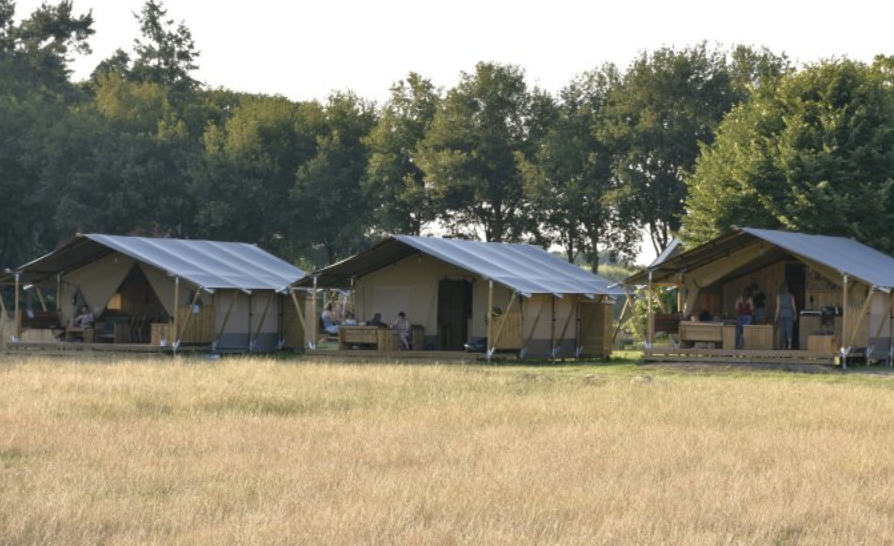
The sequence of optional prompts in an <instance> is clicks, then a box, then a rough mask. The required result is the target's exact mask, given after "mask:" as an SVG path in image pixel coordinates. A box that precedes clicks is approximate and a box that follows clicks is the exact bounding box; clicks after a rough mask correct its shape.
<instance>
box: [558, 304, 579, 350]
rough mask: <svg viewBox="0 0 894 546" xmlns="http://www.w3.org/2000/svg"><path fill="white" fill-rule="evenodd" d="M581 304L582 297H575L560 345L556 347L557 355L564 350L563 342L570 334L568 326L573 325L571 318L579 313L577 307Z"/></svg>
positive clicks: (561, 335) (560, 337)
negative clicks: (567, 334) (566, 335)
mask: <svg viewBox="0 0 894 546" xmlns="http://www.w3.org/2000/svg"><path fill="white" fill-rule="evenodd" d="M579 304H580V296H579V295H578V296H575V298H574V303H572V304H571V311H570V312H569V313H568V318H566V319H565V325H564V326H562V333H561V334H560V335H559V344H558V346H557V347H556V349H557V353H556V354H558V351H560V350H561V349H562V342H563V341H565V334H566V333H567V332H568V325H569V324H571V317H573V316H574V315H575V313H576V312H577V306H578V305H579Z"/></svg>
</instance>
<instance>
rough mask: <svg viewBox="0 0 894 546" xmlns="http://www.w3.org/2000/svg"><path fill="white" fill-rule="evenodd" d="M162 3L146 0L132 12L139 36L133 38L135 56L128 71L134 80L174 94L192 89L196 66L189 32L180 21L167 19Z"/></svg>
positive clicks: (196, 52)
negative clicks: (161, 87) (155, 84)
mask: <svg viewBox="0 0 894 546" xmlns="http://www.w3.org/2000/svg"><path fill="white" fill-rule="evenodd" d="M167 15H168V11H167V10H166V9H165V8H164V4H163V3H162V2H160V1H156V0H147V1H146V3H145V4H143V8H142V10H140V13H139V14H138V15H135V17H136V18H137V21H138V22H139V23H140V33H141V34H142V36H143V38H142V39H136V40H134V53H135V58H134V62H133V68H132V69H131V72H132V74H133V76H134V78H135V79H137V80H139V81H143V82H151V83H158V84H162V85H165V86H167V87H170V88H171V89H172V90H174V91H175V92H177V93H180V92H184V91H189V90H192V89H195V88H196V86H198V82H197V81H196V80H194V79H193V78H192V76H191V73H192V72H193V71H194V70H195V69H196V68H198V67H197V65H196V60H197V59H198V57H199V52H198V51H197V50H196V47H195V42H193V39H192V33H191V32H190V31H189V29H188V28H187V27H186V25H185V24H184V23H183V22H181V23H179V24H175V23H174V20H173V19H167V18H166V17H167Z"/></svg>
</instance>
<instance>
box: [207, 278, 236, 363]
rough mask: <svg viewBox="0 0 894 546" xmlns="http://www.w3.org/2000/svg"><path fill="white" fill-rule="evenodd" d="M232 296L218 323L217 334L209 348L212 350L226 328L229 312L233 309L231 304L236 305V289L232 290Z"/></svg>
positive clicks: (215, 347)
mask: <svg viewBox="0 0 894 546" xmlns="http://www.w3.org/2000/svg"><path fill="white" fill-rule="evenodd" d="M232 293H233V297H232V298H230V305H228V306H227V312H226V314H225V315H224V319H223V324H221V325H220V330H218V331H217V335H216V336H214V342H213V343H212V344H211V348H212V349H213V350H216V349H217V345H218V344H219V343H220V338H221V336H222V335H223V333H224V330H226V329H227V323H228V322H230V313H232V311H233V306H234V305H236V298H237V297H238V296H239V291H238V290H233V291H232Z"/></svg>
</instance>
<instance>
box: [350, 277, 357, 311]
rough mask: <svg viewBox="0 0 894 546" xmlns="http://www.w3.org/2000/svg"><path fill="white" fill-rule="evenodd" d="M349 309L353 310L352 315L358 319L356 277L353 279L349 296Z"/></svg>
mask: <svg viewBox="0 0 894 546" xmlns="http://www.w3.org/2000/svg"><path fill="white" fill-rule="evenodd" d="M349 298H350V299H349V302H350V305H349V307H350V308H351V313H352V314H353V315H354V318H357V302H356V301H355V297H354V277H351V293H350V295H349Z"/></svg>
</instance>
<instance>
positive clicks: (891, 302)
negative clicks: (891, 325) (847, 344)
mask: <svg viewBox="0 0 894 546" xmlns="http://www.w3.org/2000/svg"><path fill="white" fill-rule="evenodd" d="M892 305H894V298H891V297H890V294H889V297H888V310H887V311H885V314H884V315H882V320H881V321H879V323H878V328H876V329H875V335H874V336H872V340H870V345H871V346H872V348H871V349H870V350H869V352H870V353H872V352H874V351H875V345H876V344H877V343H878V338H879V336H881V335H882V330H884V328H885V319H887V320H888V322H890V321H891V311H892V308H891V306H892ZM867 356H868V355H867Z"/></svg>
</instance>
